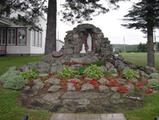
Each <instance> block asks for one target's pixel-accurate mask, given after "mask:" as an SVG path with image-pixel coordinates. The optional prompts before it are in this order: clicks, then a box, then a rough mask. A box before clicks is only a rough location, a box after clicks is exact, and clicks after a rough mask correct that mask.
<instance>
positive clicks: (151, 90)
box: [145, 88, 153, 94]
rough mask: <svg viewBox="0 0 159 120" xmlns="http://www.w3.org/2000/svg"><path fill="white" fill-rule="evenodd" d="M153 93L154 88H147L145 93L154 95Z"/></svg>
mask: <svg viewBox="0 0 159 120" xmlns="http://www.w3.org/2000/svg"><path fill="white" fill-rule="evenodd" d="M152 92H153V89H152V88H147V89H146V90H145V93H146V94H150V93H152Z"/></svg>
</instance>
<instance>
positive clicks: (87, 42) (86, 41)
mask: <svg viewBox="0 0 159 120" xmlns="http://www.w3.org/2000/svg"><path fill="white" fill-rule="evenodd" d="M82 34H83V37H82V48H81V51H80V53H87V52H92V50H93V48H92V43H93V41H92V32H91V30H89V29H86V31H84V32H83V33H82Z"/></svg>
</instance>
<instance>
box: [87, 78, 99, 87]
mask: <svg viewBox="0 0 159 120" xmlns="http://www.w3.org/2000/svg"><path fill="white" fill-rule="evenodd" d="M89 83H90V84H92V85H93V86H95V87H96V86H98V82H97V80H96V79H92V80H90V81H89Z"/></svg>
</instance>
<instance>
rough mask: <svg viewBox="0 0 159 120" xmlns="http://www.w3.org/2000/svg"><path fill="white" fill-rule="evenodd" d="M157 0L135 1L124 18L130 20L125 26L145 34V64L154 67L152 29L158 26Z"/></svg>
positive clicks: (158, 4) (158, 9)
mask: <svg viewBox="0 0 159 120" xmlns="http://www.w3.org/2000/svg"><path fill="white" fill-rule="evenodd" d="M158 16H159V0H141V1H140V2H138V3H135V4H134V5H133V7H132V9H131V10H130V11H129V13H128V14H127V15H125V18H126V19H125V20H128V21H131V22H129V23H128V24H124V26H126V27H127V28H135V29H141V30H142V31H143V32H144V33H146V34H147V65H148V66H150V67H154V64H155V59H154V42H153V30H154V29H155V28H158V27H159V17H158Z"/></svg>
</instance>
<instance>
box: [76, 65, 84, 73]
mask: <svg viewBox="0 0 159 120" xmlns="http://www.w3.org/2000/svg"><path fill="white" fill-rule="evenodd" d="M85 69H86V66H82V67H80V68H79V69H78V70H77V71H78V75H83V74H84V71H85Z"/></svg>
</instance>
